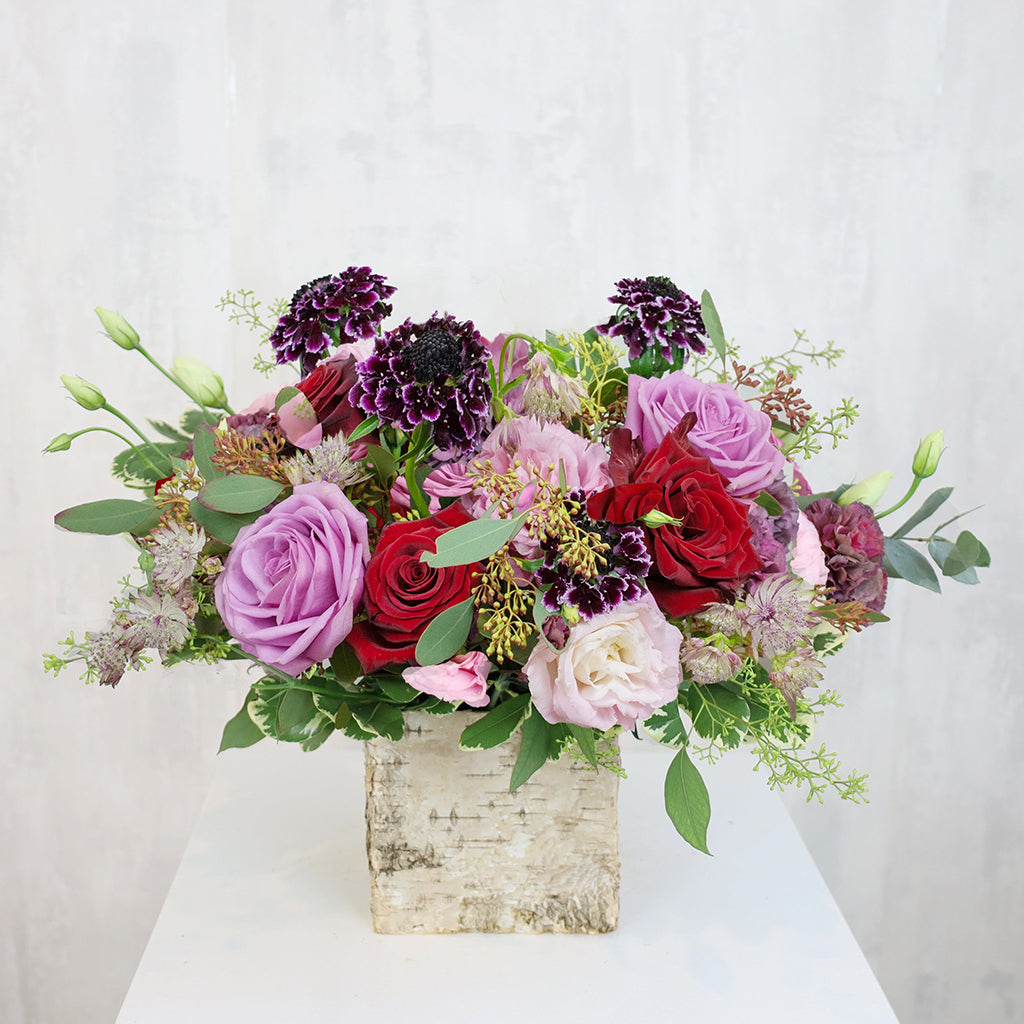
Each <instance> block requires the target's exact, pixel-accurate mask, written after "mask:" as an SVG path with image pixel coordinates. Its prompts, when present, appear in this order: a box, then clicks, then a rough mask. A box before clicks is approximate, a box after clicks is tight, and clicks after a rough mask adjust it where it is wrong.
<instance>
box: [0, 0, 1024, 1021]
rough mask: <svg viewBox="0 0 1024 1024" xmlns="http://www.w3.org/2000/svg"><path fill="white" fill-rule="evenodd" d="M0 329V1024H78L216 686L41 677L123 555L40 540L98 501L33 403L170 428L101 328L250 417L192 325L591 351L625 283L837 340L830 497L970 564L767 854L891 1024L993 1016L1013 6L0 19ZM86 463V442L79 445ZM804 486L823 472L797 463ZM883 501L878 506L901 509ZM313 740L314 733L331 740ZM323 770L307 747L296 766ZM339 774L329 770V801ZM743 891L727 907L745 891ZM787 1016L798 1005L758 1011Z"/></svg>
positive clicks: (1010, 807) (1015, 867)
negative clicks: (344, 298)
mask: <svg viewBox="0 0 1024 1024" xmlns="http://www.w3.org/2000/svg"><path fill="white" fill-rule="evenodd" d="M4 14H5V18H4V22H5V29H4V32H3V33H2V35H0V68H2V80H0V86H2V87H0V147H2V149H0V152H2V156H0V172H2V188H0V319H2V324H3V330H2V335H0V338H2V346H3V349H2V351H3V365H4V370H5V373H4V375H3V381H4V395H5V398H6V402H7V406H8V416H7V417H6V423H7V431H6V433H7V437H8V443H7V445H6V451H7V455H6V457H5V458H4V459H3V461H2V463H0V465H2V471H3V479H4V486H3V502H4V510H3V523H4V529H3V532H2V534H0V548H2V556H3V576H4V581H5V586H3V587H2V588H0V594H2V608H0V622H2V629H3V640H4V647H5V650H6V651H7V652H8V653H7V657H6V659H5V670H4V672H3V674H2V679H0V688H2V691H0V692H2V697H3V703H2V711H0V714H2V726H0V737H2V739H0V807H2V811H0V850H2V863H0V1019H2V1020H3V1021H4V1022H8V1024H23V1022H47V1024H48V1022H64V1021H76V1022H79V1024H101V1022H107V1021H110V1020H112V1019H113V1017H114V1016H115V1014H116V1011H117V1008H118V1006H119V1004H120V1000H121V998H122V996H123V994H124V992H125V991H126V989H127V986H128V984H129V982H130V980H131V976H132V973H133V970H134V967H135V964H136V962H137V960H138V957H139V955H140V954H141V951H142V948H143V945H144V943H145V941H146V938H147V936H148V933H149V929H150V927H151V926H152V923H153V921H154V919H155V916H156V913H157V911H158V909H159V906H160V903H161V901H162V898H163V895H164V893H165V891H166V888H167V886H168V884H169V882H170V879H171V877H172V874H173V871H174V869H175V867H176V864H177V860H178V858H179V857H180V854H181V851H182V849H183V847H184V844H185V842H186V839H187V836H188V833H189V828H190V825H191V822H192V820H193V817H194V815H195V813H196V811H197V809H198V806H199V803H200V801H201V799H202V796H203V794H204V790H205V787H206V784H207V782H208V780H209V778H210V775H211V773H212V771H213V767H214V751H215V750H216V746H217V741H218V738H219V734H220V729H221V726H222V724H223V722H224V720H225V719H226V718H227V717H228V716H229V715H230V714H231V713H232V712H233V711H234V710H235V708H236V707H237V704H238V703H239V701H240V699H241V695H242V692H243V691H244V686H245V684H244V682H243V680H242V678H241V677H240V676H238V675H230V674H223V673H214V672H211V671H201V670H189V669H185V670H175V671H174V672H170V673H164V672H162V671H161V670H159V669H155V670H151V671H150V672H149V673H148V674H146V675H144V676H131V677H129V678H127V679H126V680H125V682H124V683H123V684H122V685H121V686H120V687H119V688H118V689H117V691H116V692H110V691H101V690H99V689H97V688H86V687H84V686H82V685H80V684H79V683H78V682H77V681H76V679H75V678H73V677H71V676H68V675H65V676H62V677H61V678H59V679H57V680H54V679H52V678H51V677H44V676H43V675H42V672H41V669H40V653H41V652H42V651H44V650H52V649H53V648H54V647H55V645H56V643H57V641H58V640H59V639H60V638H61V637H63V636H64V635H65V634H66V633H67V631H68V630H69V629H72V628H74V629H77V630H80V631H81V630H82V629H83V628H90V627H91V628H97V627H99V626H101V625H102V623H103V621H104V620H105V616H106V610H107V609H106V602H107V600H108V599H109V597H111V596H112V595H113V592H114V589H115V588H114V583H113V581H114V579H115V576H116V575H118V574H120V573H121V572H123V571H125V570H126V569H127V567H128V565H129V564H130V561H131V557H130V553H129V551H128V549H127V548H126V547H125V546H124V545H122V544H121V542H119V541H118V540H116V539H104V538H85V537H80V536H72V535H66V534H59V533H58V532H57V531H56V530H54V529H53V527H52V525H51V521H50V520H51V516H52V514H53V512H54V511H55V510H57V509H58V508H62V507H65V506H67V505H70V504H74V503H77V502H80V501H86V500H91V499H94V498H99V497H103V496H108V495H110V494H113V493H116V492H115V490H114V488H113V485H112V484H110V483H108V482H107V480H106V464H107V460H108V457H109V455H111V454H112V453H113V451H114V450H115V447H114V446H112V445H108V444H107V443H106V442H105V441H104V440H103V439H102V438H100V439H99V440H96V438H98V437H99V435H90V436H89V437H86V438H83V439H82V440H80V441H79V442H78V443H77V444H76V447H75V450H74V452H72V453H71V454H63V455H50V456H47V457H46V458H45V459H43V458H41V457H40V456H39V455H38V452H39V450H40V449H41V448H42V447H43V446H44V445H45V444H46V442H47V441H48V440H49V439H50V438H51V437H52V436H53V435H54V434H56V433H58V432H60V431H63V430H70V429H74V428H75V427H79V426H85V425H88V424H89V423H91V422H93V421H92V420H90V418H89V415H88V414H86V413H85V412H83V411H82V410H80V409H78V407H77V406H74V405H72V404H69V403H68V402H67V401H65V399H64V397H63V393H62V391H61V389H60V387H59V385H58V383H57V378H58V375H59V374H60V373H77V374H81V375H83V376H85V377H87V378H90V379H93V380H95V381H96V382H98V383H100V384H101V385H102V386H103V388H104V390H105V392H106V393H107V394H108V396H109V397H110V399H111V400H112V401H113V402H114V403H115V404H118V405H122V406H124V407H125V408H127V409H130V410H134V411H136V412H137V413H139V414H140V415H144V414H147V413H152V414H157V415H164V416H171V415H174V414H175V412H176V411H177V409H178V403H177V400H176V398H175V395H174V393H173V392H172V391H171V390H170V388H169V386H165V384H163V383H161V381H160V380H159V379H158V378H157V377H156V375H155V374H153V373H149V372H146V368H145V366H144V365H143V364H142V363H141V361H139V360H136V359H133V357H132V356H131V355H130V354H127V353H124V352H122V351H121V350H119V349H116V348H115V347H114V346H113V345H111V344H110V342H109V341H107V340H105V339H104V338H103V337H102V336H100V334H99V333H98V330H97V325H96V323H95V322H94V320H93V318H92V314H91V309H92V307H93V306H94V305H96V304H97V303H99V304H103V305H107V306H112V307H116V308H118V309H120V310H122V311H123V312H124V313H125V314H126V315H127V316H128V317H129V319H130V320H131V321H132V322H133V323H134V324H135V325H136V326H137V327H138V328H139V329H140V330H141V331H142V332H143V334H144V336H145V339H146V341H147V343H148V345H149V346H150V348H151V350H152V351H153V352H154V353H155V354H157V355H158V356H159V357H161V358H162V359H164V360H166V361H169V360H170V358H171V357H172V356H173V355H175V354H186V353H194V354H198V355H200V356H202V357H203V358H204V359H206V360H207V361H208V362H210V363H212V364H214V365H216V366H218V367H219V368H221V369H222V370H223V372H224V376H225V379H226V381H227V384H228V387H229V394H231V395H232V397H233V399H234V400H235V403H236V405H241V404H244V403H245V402H246V401H247V400H248V398H249V397H250V396H252V395H254V394H256V393H257V390H258V389H259V388H260V383H259V380H258V378H256V377H255V376H254V375H253V374H252V372H251V371H250V370H249V369H248V367H249V364H250V360H251V345H250V339H249V336H248V335H247V334H246V333H245V332H244V331H243V330H241V329H240V328H236V327H232V326H231V325H229V324H227V323H226V321H225V320H224V318H223V317H222V315H221V314H220V313H219V312H217V311H216V310H215V309H214V303H215V302H216V300H217V298H218V297H219V296H220V294H221V293H222V292H223V291H224V290H225V289H226V288H228V287H240V286H245V287H250V288H253V289H255V290H256V291H257V293H258V294H259V295H261V296H263V297H264V298H267V299H271V298H275V297H278V296H282V295H288V294H290V293H291V291H292V289H293V288H294V287H295V286H296V285H298V284H301V283H302V282H303V281H305V280H307V279H309V278H311V277H313V276H316V275H319V274H321V273H325V272H328V271H330V270H333V269H340V268H342V267H344V266H347V265H348V264H349V263H369V264H371V265H372V266H373V267H374V268H376V269H377V270H379V271H381V272H383V273H385V274H386V275H388V277H389V278H390V280H391V281H392V282H393V283H395V284H397V285H398V286H399V293H398V295H397V296H396V312H399V313H400V314H401V315H402V316H403V317H404V316H405V315H407V314H411V315H413V316H416V317H419V316H422V315H424V314H429V313H430V312H432V311H433V310H434V309H435V308H448V309H450V310H451V311H452V312H454V313H456V314H457V315H458V316H460V317H472V318H473V319H475V320H476V321H477V324H478V325H479V326H480V327H481V328H482V329H483V330H484V331H485V332H493V331H497V330H500V329H506V328H518V329H525V330H530V331H533V330H541V329H543V328H544V327H545V326H550V327H555V328H558V327H567V326H579V325H583V326H585V325H588V324H591V323H593V322H595V321H596V320H597V319H598V318H601V317H603V316H605V315H607V308H608V307H607V304H606V302H605V296H607V295H608V294H610V285H611V284H612V282H614V281H615V280H616V279H617V278H618V277H620V276H632V275H646V274H648V273H668V274H670V275H672V276H673V277H674V278H675V280H676V281H678V282H679V283H680V284H682V285H683V286H684V287H685V288H687V289H688V290H692V291H696V292H698V293H699V291H700V289H701V288H702V287H708V288H709V289H710V290H711V291H712V292H713V294H714V295H715V297H716V299H717V303H718V306H719V309H720V310H721V312H722V315H723V318H724V321H725V324H726V328H727V331H728V333H730V334H733V335H735V336H736V337H737V338H738V339H739V340H740V341H741V342H743V343H744V344H745V345H746V346H747V350H748V351H761V350H767V349H771V348H777V347H778V346H780V345H782V344H783V343H785V342H786V341H787V340H788V338H789V336H790V335H789V332H790V330H791V328H793V327H802V328H805V329H807V330H808V331H809V332H810V334H811V336H812V337H814V338H818V339H823V338H825V337H835V338H836V339H837V340H838V341H839V342H840V343H841V344H842V345H844V346H845V347H846V348H847V350H848V353H849V354H848V356H847V359H846V360H845V363H844V365H843V368H842V372H841V374H838V375H836V376H835V377H829V378H825V377H823V376H815V377H811V378H809V380H808V385H807V389H806V390H807V392H808V394H809V395H810V397H811V398H812V400H815V401H817V402H828V401H829V400H832V399H835V398H836V397H838V396H839V395H841V394H848V393H852V394H854V395H855V396H856V397H857V398H858V399H859V401H860V403H861V407H862V409H863V412H864V415H863V417H862V419H861V420H860V422H859V424H858V425H857V427H856V430H855V433H854V435H853V437H852V438H851V441H850V442H849V444H848V445H847V446H846V448H845V449H844V450H843V451H842V453H841V454H840V455H838V456H837V457H836V458H835V459H834V460H833V461H831V462H830V463H829V472H828V477H829V480H830V482H838V481H839V480H841V479H843V478H844V477H845V478H852V477H855V476H864V475H867V474H869V473H871V472H874V471H875V470H876V469H879V468H890V469H893V470H896V471H899V472H905V470H906V468H907V467H908V464H909V458H910V455H911V453H912V451H913V448H914V446H915V445H916V442H917V440H918V438H919V437H920V436H921V435H923V434H924V433H926V432H927V431H929V430H931V429H933V428H934V427H936V426H945V427H946V428H947V441H948V445H949V451H948V453H947V455H946V457H945V458H944V460H943V465H942V471H941V475H940V478H939V479H938V480H937V481H936V483H955V484H956V485H957V488H958V492H957V496H955V497H959V508H961V509H965V508H967V507H968V506H969V505H971V504H975V503H980V502H983V503H984V504H985V507H984V509H983V510H982V511H980V512H978V513H976V514H975V516H974V517H973V519H972V521H971V526H972V528H973V529H975V530H976V532H978V533H979V534H980V535H981V536H982V538H983V539H984V540H985V541H986V542H988V545H989V547H990V549H991V550H992V553H993V557H994V560H995V566H994V568H993V569H992V570H991V571H989V572H988V573H986V574H984V575H985V579H984V582H983V585H982V586H980V587H977V588H973V589H968V588H959V587H954V586H950V587H947V588H946V589H947V593H946V594H944V595H943V596H942V597H941V598H940V597H935V596H934V595H931V594H928V593H925V592H924V591H920V590H913V592H908V590H909V589H910V588H907V587H905V586H904V585H901V584H898V583H897V584H895V585H894V586H893V587H892V591H891V593H892V597H891V600H890V606H889V610H890V611H891V613H892V615H893V618H894V620H895V621H894V622H893V623H892V624H890V625H887V626H880V627H876V628H873V629H872V630H870V631H869V633H868V634H866V635H865V636H863V637H861V638H859V642H856V643H853V644H851V645H850V648H849V649H848V650H847V651H846V652H844V654H843V655H842V656H841V657H840V658H839V659H837V663H836V664H835V665H834V667H833V675H832V677H831V679H830V683H831V684H833V685H835V686H837V687H838V688H839V689H840V690H841V691H842V692H843V693H844V695H845V697H846V699H847V708H846V710H845V711H843V712H840V713H839V714H838V715H835V716H834V718H833V719H832V721H830V722H829V723H828V727H827V729H825V730H824V734H825V738H826V739H827V740H828V741H829V742H830V743H831V744H832V745H834V746H837V747H839V749H840V750H841V751H842V753H843V756H844V760H845V762H847V763H848V764H849V765H850V766H851V767H853V766H855V767H858V768H860V769H864V770H867V771H869V772H870V773H871V775H872V782H873V788H872V794H873V799H872V803H871V804H870V805H868V806H866V807H862V808H857V807H854V806H849V805H842V804H836V805H833V804H826V805H825V806H824V807H817V806H812V807H809V808H807V807H805V806H804V805H803V804H802V803H801V801H800V799H799V797H797V798H793V799H791V801H790V803H791V806H792V809H793V813H794V815H795V817H796V819H797V822H798V824H799V826H800V828H801V831H802V832H803V834H804V836H805V837H806V840H807V842H808V844H809V846H810V847H811V849H812V852H813V853H814V855H815V857H816V859H817V861H818V863H819V865H820V867H821V869H822V871H823V873H824V875H825V877H826V880H827V881H828V883H829V884H830V886H831V887H832V890H833V892H834V893H835V895H836V897H837V899H838V901H839V903H840V904H841V906H842V908H843V910H844V912H845V914H846V916H847V918H848V920H849V921H850V924H851V926H852V927H853V930H854V932H855V933H856V935H857V938H858V939H859V941H860V943H861V945H862V946H863V948H864V950H865V952H866V954H867V956H868V958H869V960H870V962H871V964H872V966H873V968H874V970H875V971H876V973H877V975H878V977H879V979H880V981H881V983H882V985H883V987H884V988H885V991H886V993H887V994H888V996H889V998H890V1000H891V1001H892V1003H893V1006H894V1008H895V1009H896V1011H897V1013H898V1015H899V1016H900V1019H901V1020H903V1021H904V1022H922V1024H923V1022H936V1024H939V1022H941V1024H954V1022H961V1021H964V1020H973V1021H984V1022H1004V1021H1018V1020H1021V1019H1024V991H1022V978H1021V967H1020V965H1021V963H1022V962H1024V915H1022V914H1021V912H1020V911H1021V907H1022V905H1024V881H1022V868H1021V853H1020V851H1021V849H1022V847H1024V801H1022V797H1021V787H1020V785H1019V781H1018V779H1019V776H1020V774H1021V771H1022V769H1024V756H1022V754H1021V748H1020V743H1019V736H1020V734H1021V731H1022V728H1024V698H1022V694H1021V683H1022V678H1021V676H1022V674H1021V669H1020V663H1019V660H1018V659H1017V658H1016V657H1015V652H1016V647H1017V645H1016V644H1015V643H1014V642H1013V641H1015V640H1016V638H1017V636H1018V634H1019V624H1020V621H1021V615H1022V611H1024V606H1022V601H1021V593H1020V586H1019V568H1018V567H1019V565H1020V561H1021V554H1022V552H1021V546H1020V541H1019V528H1018V527H1017V522H1018V519H1019V502H1020V498H1021V487H1020V483H1019V475H1018V474H1019V473H1020V471H1021V459H1020V451H1021V443H1020V438H1021V436H1022V427H1024V423H1022V416H1021V412H1020V391H1021V368H1022V365H1024V360H1022V358H1021V354H1020V345H1021V330H1020V324H1021V321H1022V314H1024V308H1022V307H1024V301H1022V298H1021V288H1020V283H1019V276H1020V271H1021V260H1020V237H1021V227H1022V219H1021V213H1022V189H1021V184H1022V173H1024V133H1022V131H1021V129H1022V127H1024V125H1022V121H1024V114H1022V110H1024V104H1022V99H1024V96H1022V85H1024V72H1022V70H1021V68H1022V65H1021V62H1020V58H1019V53H1020V47H1021V43H1022V34H1024V9H1022V8H1020V7H1019V6H1018V5H1015V4H1011V3H999V2H989V0H974V2H972V3H970V4H968V3H967V2H966V0H900V2H893V0H856V2H854V0H833V2H828V3H822V2H816V0H762V2H752V0H714V2H711V0H704V2H701V0H686V2H677V3H673V2H669V0H634V2H632V3H630V4H621V3H616V4H613V3H609V2H606V0H589V2H588V0H546V2H532V0H519V2H514V0H504V2H486V0H476V2H473V0H438V2H428V0H339V2H334V3H332V2H329V0H295V2H293V3H291V4H288V5H281V4H274V3H266V2H263V0H258V2H251V0H250V2H243V0H202V2H199V0H182V2H178V3H176V4H156V3H154V2H151V0H150V2H147V0H142V2H139V0H133V2H129V0H94V2H92V3H89V4H79V3H71V2H69V0H51V2H50V3H47V4H39V5H30V4H28V3H19V4H15V3H14V2H13V0H8V2H7V3H6V4H5V5H4ZM114 445H116V442H114ZM817 472H818V473H819V474H821V475H822V476H824V473H825V471H824V470H823V469H821V468H820V465H819V468H818V469H817ZM894 486H895V485H894ZM339 742H340V741H339ZM311 756H315V755H311ZM329 784H331V780H325V785H329ZM768 881H770V880H765V879H759V878H758V877H757V871H756V866H752V878H751V879H748V880H746V882H745V884H751V883H753V882H768ZM793 984H794V992H795V993H796V994H798V993H799V988H800V979H799V978H794V979H793Z"/></svg>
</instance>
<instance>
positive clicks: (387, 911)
mask: <svg viewBox="0 0 1024 1024" xmlns="http://www.w3.org/2000/svg"><path fill="white" fill-rule="evenodd" d="M478 717H479V714H478V713H474V712H471V711H457V712H455V713H454V714H449V715H428V714H425V713H423V712H408V713H407V714H406V733H405V736H404V737H403V739H402V740H401V741H400V742H398V743H395V742H393V741H391V740H387V739H374V740H370V741H368V742H367V743H366V745H365V746H366V826H367V834H366V848H367V855H368V858H369V865H370V909H371V911H372V913H373V927H374V929H375V930H376V931H378V932H386V933H392V934H407V933H413V932H422V933H426V934H431V933H433V934H437V933H442V932H522V933H539V932H579V933H596V932H609V931H612V930H614V928H615V926H616V925H617V923H618V918H619V844H618V815H617V799H618V786H619V780H618V776H616V775H614V774H613V773H612V772H610V771H608V770H606V769H602V770H601V772H600V773H595V772H594V771H592V770H590V769H589V767H582V766H580V765H578V764H575V763H573V762H572V761H571V759H570V758H569V757H568V756H566V755H563V757H561V758H560V759H559V760H558V761H554V762H552V761H549V762H548V763H547V764H545V765H544V766H543V767H542V768H541V769H540V770H539V771H538V772H537V773H536V774H535V775H534V776H533V777H532V778H531V779H530V780H529V781H528V782H526V783H524V784H523V785H522V786H521V787H520V788H519V789H518V790H517V791H516V792H515V793H512V794H510V793H509V791H508V787H509V779H510V777H511V774H512V766H513V765H514V764H515V762H516V758H517V756H518V754H519V734H516V735H515V736H514V737H513V738H512V739H511V740H509V741H508V742H506V743H503V744H501V745H500V746H498V747H494V748H492V749H490V750H472V751H464V750H460V749H459V736H460V735H461V734H462V731H463V729H465V728H466V726H467V725H469V724H471V723H472V722H473V721H475V720H476V719H477V718H478Z"/></svg>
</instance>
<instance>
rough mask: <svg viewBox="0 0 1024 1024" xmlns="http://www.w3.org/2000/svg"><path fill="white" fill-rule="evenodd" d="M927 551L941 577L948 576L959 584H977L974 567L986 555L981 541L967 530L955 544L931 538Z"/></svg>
mask: <svg viewBox="0 0 1024 1024" xmlns="http://www.w3.org/2000/svg"><path fill="white" fill-rule="evenodd" d="M928 551H929V553H930V554H931V556H932V558H934V559H935V562H936V564H937V565H938V566H939V568H940V569H941V570H942V575H943V576H950V577H952V578H953V579H955V580H959V581H960V582H961V583H977V582H978V574H977V572H975V571H974V567H975V566H976V565H978V564H979V562H978V559H979V558H982V557H983V555H987V554H988V551H987V550H985V549H984V548H983V547H982V544H981V541H979V540H978V538H977V537H975V536H974V534H973V533H969V532H968V531H967V530H963V531H962V532H961V533H960V536H959V537H957V539H956V542H955V543H951V542H950V541H948V540H946V539H945V538H943V537H932V539H931V540H930V541H929V542H928Z"/></svg>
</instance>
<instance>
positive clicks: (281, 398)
mask: <svg viewBox="0 0 1024 1024" xmlns="http://www.w3.org/2000/svg"><path fill="white" fill-rule="evenodd" d="M301 394H302V392H301V391H300V390H299V389H298V388H296V387H292V386H290V385H289V386H288V387H286V388H281V390H280V391H278V393H277V396H276V397H275V398H274V411H275V412H280V411H281V406H282V405H285V404H286V403H288V402H290V401H291V400H292V399H293V398H297V397H298V396H299V395H301ZM303 397H305V396H303Z"/></svg>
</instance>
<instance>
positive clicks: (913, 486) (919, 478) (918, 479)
mask: <svg viewBox="0 0 1024 1024" xmlns="http://www.w3.org/2000/svg"><path fill="white" fill-rule="evenodd" d="M923 479H924V477H923V476H915V477H914V482H913V483H912V484H911V485H910V488H909V490H908V491H907V493H906V494H904V495H903V497H902V498H900V500H899V501H897V502H896V504H895V505H893V507H892V508H887V509H886V510H885V511H884V512H876V513H875V518H876V519H881V518H882V517H883V516H887V515H889V513H891V512H895V511H896V510H897V509H899V508H903V506H904V505H906V503H907V502H908V501H910V499H911V498H912V497H913V496H914V492H915V491H916V490H917V489H918V487H920V486H921V481H922V480H923Z"/></svg>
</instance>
